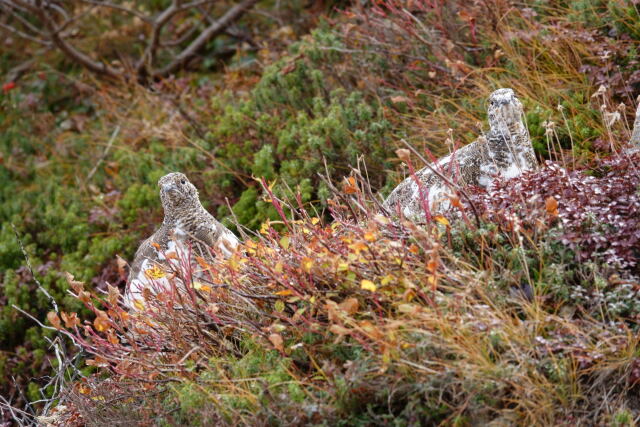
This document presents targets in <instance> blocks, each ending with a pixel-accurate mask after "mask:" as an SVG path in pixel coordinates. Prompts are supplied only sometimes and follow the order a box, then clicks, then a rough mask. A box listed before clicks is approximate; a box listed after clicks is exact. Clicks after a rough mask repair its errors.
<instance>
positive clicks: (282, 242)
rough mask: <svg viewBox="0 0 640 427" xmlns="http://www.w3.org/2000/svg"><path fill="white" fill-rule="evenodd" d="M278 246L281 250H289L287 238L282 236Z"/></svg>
mask: <svg viewBox="0 0 640 427" xmlns="http://www.w3.org/2000/svg"><path fill="white" fill-rule="evenodd" d="M280 246H282V249H285V250H287V249H289V236H283V237H282V238H281V239H280Z"/></svg>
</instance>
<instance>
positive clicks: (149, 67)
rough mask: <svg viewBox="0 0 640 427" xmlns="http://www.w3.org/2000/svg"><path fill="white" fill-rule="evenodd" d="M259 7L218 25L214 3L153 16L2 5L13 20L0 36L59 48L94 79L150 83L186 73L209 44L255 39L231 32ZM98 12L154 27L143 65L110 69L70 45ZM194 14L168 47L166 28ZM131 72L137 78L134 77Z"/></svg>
mask: <svg viewBox="0 0 640 427" xmlns="http://www.w3.org/2000/svg"><path fill="white" fill-rule="evenodd" d="M257 2H258V0H243V1H240V2H239V3H238V4H236V5H234V6H232V7H230V8H229V9H228V10H227V11H226V13H224V14H223V15H222V16H221V17H219V18H218V19H214V18H212V17H211V16H209V13H208V10H210V8H211V7H210V6H211V5H212V4H213V3H215V1H214V0H193V1H186V2H185V1H180V0H173V1H172V2H171V3H170V5H169V6H168V7H166V8H165V9H164V10H161V11H159V12H156V13H153V14H150V15H147V14H144V13H142V12H140V11H138V10H136V9H135V8H134V7H133V6H127V5H121V4H117V3H113V2H111V1H107V0H77V1H75V2H61V3H55V2H52V1H48V0H0V14H1V15H5V16H8V17H9V19H8V20H3V21H1V22H0V31H3V32H5V33H9V34H12V35H14V36H16V37H19V38H22V39H24V40H28V41H30V42H33V43H38V44H41V45H44V46H48V47H54V48H55V49H57V50H59V51H60V52H62V53H63V54H64V55H65V56H66V57H67V58H69V59H70V60H72V61H73V62H75V63H77V64H79V65H81V66H82V67H84V68H86V69H87V70H89V71H91V72H93V73H95V74H99V75H102V76H104V77H107V78H110V79H115V80H124V79H130V78H131V77H133V78H135V79H136V80H138V81H142V82H148V81H149V79H156V78H162V77H167V76H168V75H170V74H172V73H175V72H176V71H178V70H180V69H181V68H184V67H185V66H187V65H188V63H189V62H190V61H191V59H193V58H194V57H195V56H196V55H197V54H198V52H200V51H201V50H202V49H203V48H205V46H206V45H207V43H208V42H209V41H211V40H212V39H213V38H215V37H217V36H219V35H220V34H227V35H229V36H231V37H234V38H238V39H242V40H248V39H250V37H249V36H248V35H246V34H242V33H239V32H238V31H231V30H230V28H229V27H230V26H231V25H233V24H234V23H235V22H236V21H237V20H238V19H240V18H241V17H242V16H243V15H244V14H245V13H246V12H247V11H248V10H249V9H251V8H252V7H253V6H254V5H255V4H256V3H257ZM78 4H83V5H88V9H87V8H81V9H78V8H77V6H78ZM95 8H105V9H111V10H113V11H116V12H120V13H123V14H125V15H129V16H130V17H132V18H137V19H139V20H141V21H142V22H143V23H145V24H146V25H147V26H148V27H150V32H149V37H148V38H147V40H146V42H145V43H146V45H145V48H144V51H143V53H142V54H141V56H140V57H139V58H138V59H135V58H130V59H125V60H124V62H126V63H130V64H134V65H133V66H132V67H114V66H112V65H109V64H108V63H107V61H106V60H104V59H101V58H95V57H92V56H91V55H89V53H88V52H84V51H83V50H81V49H80V48H79V47H78V46H77V45H76V44H74V43H72V42H71V41H70V36H69V34H73V33H74V31H73V29H74V28H77V27H78V25H79V24H80V22H81V21H82V20H83V19H84V18H85V17H86V16H88V15H91V13H92V12H93V10H94V9H95ZM189 11H190V12H193V13H194V18H193V19H194V20H193V22H192V25H191V26H190V28H189V29H188V30H187V31H186V32H185V34H183V35H181V36H180V37H177V38H173V39H170V40H167V41H164V40H162V35H163V33H164V32H166V31H165V28H166V27H167V25H169V24H170V23H171V21H172V20H173V19H174V18H175V17H176V16H178V15H179V14H181V13H183V12H189ZM189 41H190V42H189ZM185 43H188V45H187V46H186V47H184V48H183V49H182V50H181V51H180V50H179V51H178V52H177V53H176V54H175V56H173V57H172V58H171V59H170V60H168V63H166V62H165V63H164V64H158V63H157V62H158V61H157V58H158V57H160V55H159V52H160V50H161V49H163V48H169V49H170V48H176V47H178V46H181V45H183V44H185ZM164 56H166V55H164ZM132 71H133V73H134V74H135V75H134V76H131V75H130V73H131V72H132Z"/></svg>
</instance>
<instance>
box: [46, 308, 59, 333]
mask: <svg viewBox="0 0 640 427" xmlns="http://www.w3.org/2000/svg"><path fill="white" fill-rule="evenodd" d="M47 320H48V321H49V323H51V325H52V326H53V327H54V328H56V329H58V330H59V329H62V325H61V324H60V318H59V317H58V315H57V314H56V313H55V312H53V311H50V312H48V313H47Z"/></svg>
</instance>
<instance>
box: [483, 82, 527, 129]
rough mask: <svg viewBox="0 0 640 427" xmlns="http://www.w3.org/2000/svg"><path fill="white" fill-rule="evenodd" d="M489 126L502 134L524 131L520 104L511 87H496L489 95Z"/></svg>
mask: <svg viewBox="0 0 640 427" xmlns="http://www.w3.org/2000/svg"><path fill="white" fill-rule="evenodd" d="M487 111H488V116H489V127H490V128H491V131H492V132H494V133H497V134H501V135H503V136H505V137H506V136H508V135H512V134H513V133H521V132H526V128H525V125H524V112H523V110H522V104H521V103H520V100H519V99H518V98H517V97H516V94H515V93H514V92H513V90H512V89H509V88H504V89H498V90H496V91H495V92H493V93H492V94H491V96H490V97H489V106H488V109H487Z"/></svg>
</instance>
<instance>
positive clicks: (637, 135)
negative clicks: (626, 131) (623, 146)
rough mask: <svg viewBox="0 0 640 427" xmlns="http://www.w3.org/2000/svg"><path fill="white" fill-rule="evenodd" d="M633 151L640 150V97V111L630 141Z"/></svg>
mask: <svg viewBox="0 0 640 427" xmlns="http://www.w3.org/2000/svg"><path fill="white" fill-rule="evenodd" d="M629 145H630V146H631V149H632V150H634V151H636V150H640V96H639V97H638V109H637V110H636V120H635V121H634V123H633V131H632V133H631V139H630V140H629Z"/></svg>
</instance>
